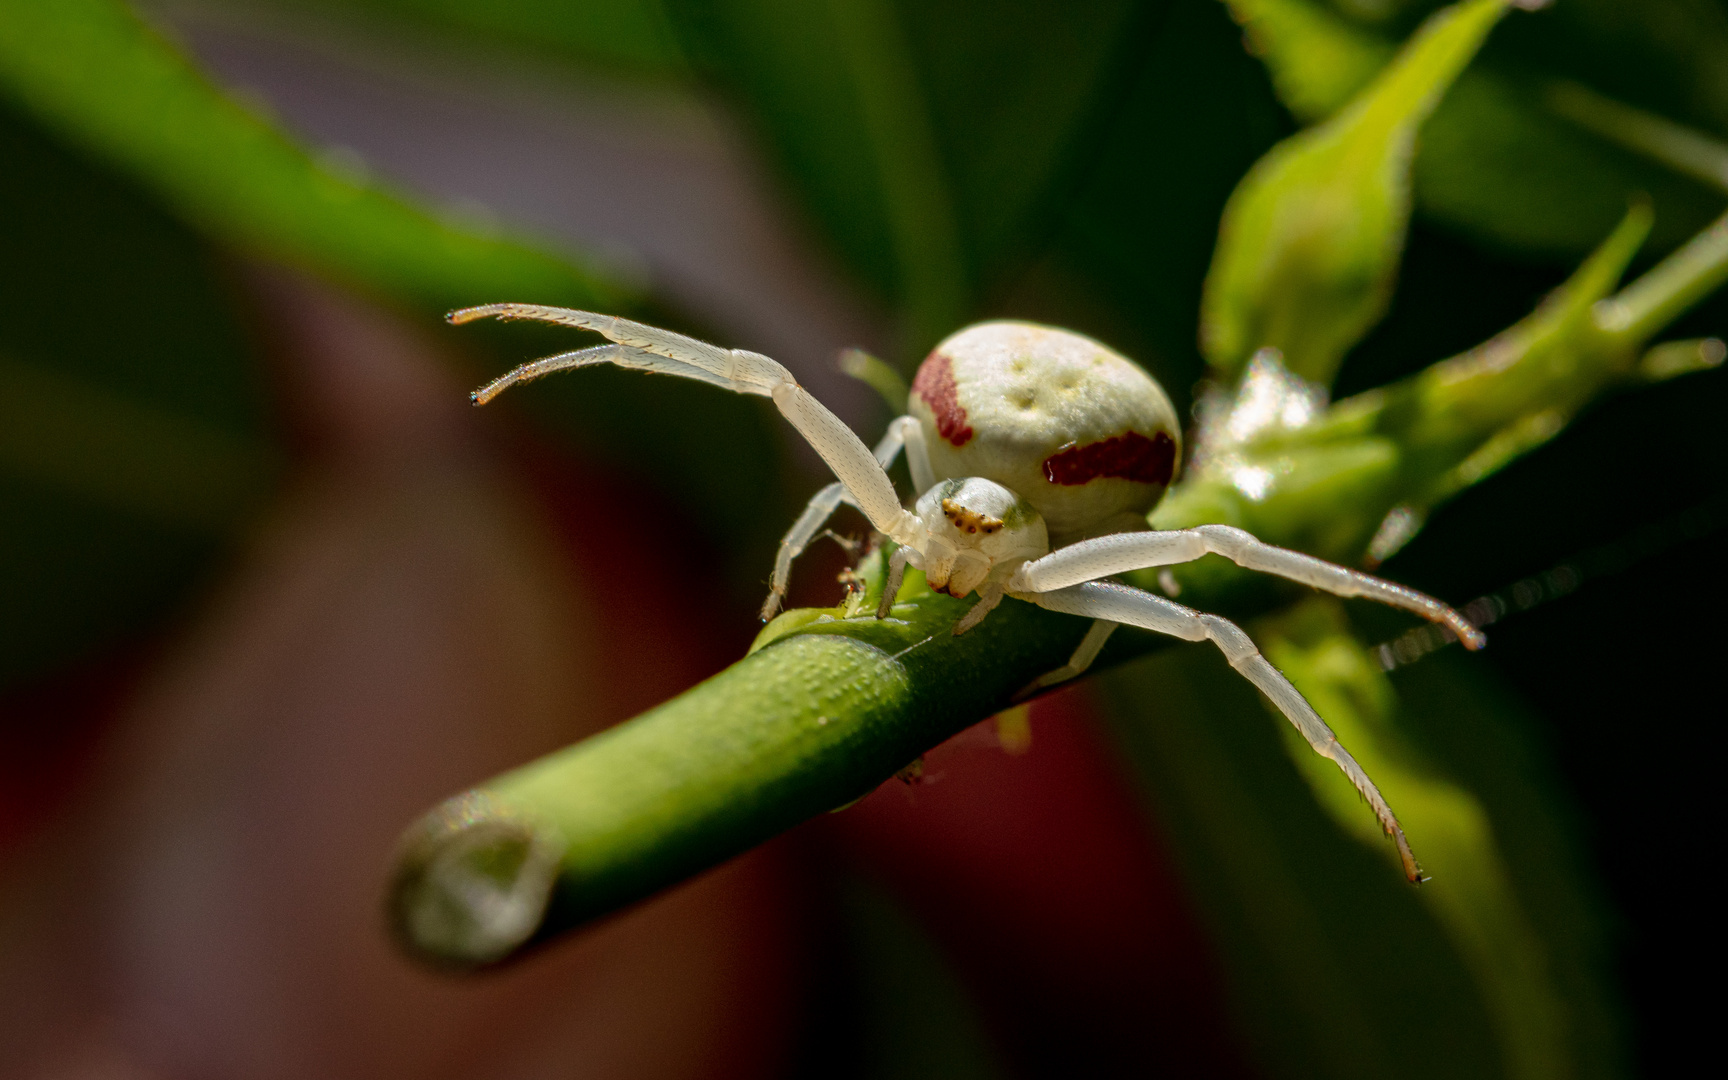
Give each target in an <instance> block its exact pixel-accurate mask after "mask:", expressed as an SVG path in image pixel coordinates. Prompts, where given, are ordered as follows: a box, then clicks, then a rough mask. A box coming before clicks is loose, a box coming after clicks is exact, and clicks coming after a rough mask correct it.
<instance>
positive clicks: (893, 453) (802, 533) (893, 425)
mask: <svg viewBox="0 0 1728 1080" xmlns="http://www.w3.org/2000/svg"><path fill="white" fill-rule="evenodd" d="M902 449H904V450H905V452H906V464H907V465H908V466H909V467H910V469H911V471H912V482H913V484H914V485H920V484H921V485H922V486H920V487H919V489H918V490H919V493H920V494H922V493H923V491H924V490H926V489H927V488H928V487H929V486H930V485H931V484H934V483H935V481H934V480H932V479H931V478H930V477H931V472H930V456H929V453H928V452H927V451H926V450H925V449H924V429H923V428H921V427H919V426H918V421H917V420H916V419H914V418H912V417H910V416H902V417H899V418H897V419H895V420H893V421H891V422H890V423H889V424H888V431H887V433H886V434H884V435H883V436H882V441H881V442H879V443H877V444H876V450H875V457H876V463H877V464H878V465H880V466H881V467H882V468H883V470H884V471H886V470H887V469H888V468H889V467H890V466H892V465H893V464H894V461H895V459H896V458H898V457H899V456H900V453H901V450H902ZM843 502H848V503H852V505H854V506H856V505H857V503H856V502H854V501H853V500H852V498H851V496H849V495H848V494H847V492H846V486H845V485H844V484H838V483H835V484H829V485H828V486H827V487H825V488H823V489H822V490H821V491H818V492H817V493H816V494H815V495H812V496H811V497H810V501H809V502H808V503H806V504H805V506H804V512H803V513H802V514H800V515H798V520H797V521H794V522H793V523H792V527H791V528H790V529H787V530H786V535H785V537H783V538H782V539H781V541H780V550H779V551H777V552H776V553H775V555H774V576H773V577H771V578H770V579H769V583H768V599H766V600H764V601H763V602H762V621H763V622H767V621H768V620H769V619H772V618H773V617H774V614H775V612H777V611H779V610H780V604H781V602H782V601H784V600H785V599H786V588H787V586H788V585H789V584H790V582H791V579H792V561H793V560H794V559H796V558H798V556H799V555H802V554H803V553H804V549H805V548H807V547H809V546H810V541H812V540H814V539H815V538H816V536H817V534H818V533H820V532H821V531H822V526H823V525H825V524H827V522H828V519H829V518H830V517H832V516H833V514H834V511H836V510H838V509H839V508H840V504H841V503H843Z"/></svg>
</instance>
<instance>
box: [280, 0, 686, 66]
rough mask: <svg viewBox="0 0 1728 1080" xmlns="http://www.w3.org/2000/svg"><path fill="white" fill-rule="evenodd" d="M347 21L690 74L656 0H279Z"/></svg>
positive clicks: (469, 43)
mask: <svg viewBox="0 0 1728 1080" xmlns="http://www.w3.org/2000/svg"><path fill="white" fill-rule="evenodd" d="M276 6H278V7H281V8H299V9H312V10H319V11H324V12H328V13H330V14H332V15H336V16H339V17H342V18H346V19H352V18H354V17H356V16H361V17H368V18H373V19H377V20H381V21H388V23H390V24H391V25H392V26H394V27H397V28H398V29H399V28H401V27H403V26H416V25H417V26H423V27H426V28H428V29H431V30H434V31H438V32H442V33H445V34H450V35H453V36H459V37H460V39H461V40H462V42H463V43H464V44H465V45H467V46H468V47H470V48H472V47H473V46H474V45H476V44H479V43H484V44H487V45H491V46H495V47H502V48H510V49H515V50H520V51H523V52H527V53H535V54H539V55H540V56H542V57H544V58H546V59H551V60H557V61H563V62H572V61H574V62H578V63H584V64H597V65H602V66H605V67H608V68H611V69H612V70H613V71H614V72H616V73H618V74H620V75H634V76H637V77H648V78H662V79H663V78H681V77H683V76H685V75H687V74H688V71H687V68H686V67H685V64H684V58H683V55H682V54H681V53H680V51H679V48H678V42H677V38H676V35H675V34H674V32H673V29H672V25H671V23H670V22H669V21H668V19H667V17H666V11H665V5H664V4H662V3H661V0H583V2H582V3H577V4H573V3H568V2H565V0H487V2H486V3H483V4H475V3H466V2H464V0H341V2H339V3H338V2H334V0H276Z"/></svg>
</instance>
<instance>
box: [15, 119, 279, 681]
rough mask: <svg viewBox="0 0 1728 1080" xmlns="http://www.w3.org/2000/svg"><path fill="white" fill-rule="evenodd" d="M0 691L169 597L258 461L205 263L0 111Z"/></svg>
mask: <svg viewBox="0 0 1728 1080" xmlns="http://www.w3.org/2000/svg"><path fill="white" fill-rule="evenodd" d="M0 160H4V161H5V162H6V169H5V170H4V171H3V172H0V227H3V229H4V234H5V236H6V240H7V244H6V251H5V258H3V259H0V289H3V290H4V292H5V294H6V296H7V297H8V298H9V301H10V303H9V309H8V315H7V317H6V318H5V319H4V320H0V386H3V387H4V390H3V391H0V520H3V521H4V522H5V525H4V528H0V548H3V550H0V626H3V627H4V630H3V631H0V686H9V685H11V684H14V683H16V682H17V681H19V680H21V679H24V678H27V677H29V676H31V675H33V674H36V673H38V672H41V671H43V670H44V669H48V668H52V667H56V666H59V665H63V664H65V663H67V662H69V661H71V660H73V659H74V658H76V657H78V656H80V655H82V654H84V653H86V652H88V651H89V650H91V649H93V648H98V647H101V646H102V645H105V644H110V643H112V642H114V641H115V640H116V639H117V638H120V637H123V636H124V635H126V634H127V633H129V632H130V631H132V630H134V629H135V628H136V627H138V626H139V625H140V624H142V623H143V622H145V621H147V620H149V619H151V618H154V617H156V616H158V615H160V614H161V613H162V612H163V611H164V610H166V609H168V608H169V607H171V606H172V605H173V604H174V603H175V602H176V601H177V600H178V598H179V597H181V596H182V595H184V593H185V590H186V589H187V588H188V587H190V586H192V585H193V584H194V583H195V582H197V580H198V579H199V576H200V574H201V572H202V571H203V568H204V567H205V566H206V564H207V563H208V561H209V560H210V558H211V557H212V556H214V555H216V554H217V553H218V552H219V551H220V550H221V549H222V547H223V545H224V544H225V542H226V541H228V540H229V539H231V538H232V537H233V536H234V535H235V534H236V532H237V531H238V530H240V529H241V528H242V527H243V526H244V525H245V523H246V522H247V521H249V520H250V519H251V517H252V515H253V514H254V513H255V512H256V511H257V510H258V509H259V508H260V507H261V506H262V505H263V504H264V502H265V500H266V499H267V498H268V497H269V496H270V494H271V492H272V491H273V489H274V486H275V480H276V471H277V470H276V467H275V466H276V460H277V453H276V451H275V450H274V448H273V447H272V445H271V439H270V437H269V433H268V430H267V424H266V415H267V413H266V408H265V404H264V395H263V392H262V388H261V387H260V386H259V384H258V380H257V375H256V372H255V369H254V363H253V357H252V354H251V350H250V348H249V347H248V345H247V342H246V340H245V335H244V333H243V332H242V329H241V327H240V325H239V323H238V321H237V320H236V318H235V316H234V314H233V312H232V308H231V304H230V297H229V291H228V287H227V286H226V285H225V284H224V283H223V282H222V275H221V274H220V272H219V267H218V266H217V263H216V259H215V257H214V255H213V254H212V253H211V252H210V251H209V250H208V249H207V248H206V247H205V245H204V244H203V243H202V242H201V241H200V240H199V239H198V238H197V237H195V236H194V235H192V234H191V233H190V232H189V231H188V230H187V229H186V228H185V227H184V226H183V225H181V224H180V223H179V222H177V221H175V220H173V219H172V218H171V217H169V216H168V215H166V214H164V213H163V212H162V211H161V210H160V209H159V208H158V207H157V206H156V205H155V204H154V203H153V202H151V201H150V200H149V199H147V198H145V197H143V196H142V195H141V194H140V193H138V192H137V191H136V190H135V189H133V188H132V187H131V186H130V185H129V184H128V183H127V182H126V181H125V180H124V179H122V178H119V177H115V176H113V175H111V174H109V173H108V172H106V171H104V170H102V169H99V168H95V167H93V166H91V165H90V164H89V163H87V162H85V161H83V160H82V159H81V158H80V156H79V155H78V154H76V153H74V152H71V151H69V150H67V149H65V148H64V147H62V146H59V145H57V144H56V143H55V142H54V141H52V140H51V139H50V138H49V137H47V136H46V135H44V134H43V133H42V132H40V131H38V130H36V129H35V128H34V126H33V125H31V124H29V123H27V122H25V121H24V120H22V119H21V118H19V117H18V116H17V115H16V114H15V113H13V112H12V111H11V110H10V108H8V107H6V106H5V105H4V103H0Z"/></svg>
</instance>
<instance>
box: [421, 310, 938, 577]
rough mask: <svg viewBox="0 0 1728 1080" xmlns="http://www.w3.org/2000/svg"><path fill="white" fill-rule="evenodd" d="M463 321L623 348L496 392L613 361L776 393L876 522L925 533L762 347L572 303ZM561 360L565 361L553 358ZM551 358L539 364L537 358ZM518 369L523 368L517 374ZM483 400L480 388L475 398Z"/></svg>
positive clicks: (577, 358)
mask: <svg viewBox="0 0 1728 1080" xmlns="http://www.w3.org/2000/svg"><path fill="white" fill-rule="evenodd" d="M446 318H447V319H449V321H450V322H452V323H455V324H457V325H460V324H462V323H468V322H473V321H474V320H476V319H484V318H499V319H530V320H534V321H537V322H548V323H556V324H558V325H561V326H574V327H579V328H581V329H584V330H592V331H594V332H595V333H598V334H600V335H602V336H603V337H606V338H608V339H610V340H611V341H612V342H613V343H615V344H616V345H618V346H620V348H619V350H618V351H617V352H605V346H601V352H589V351H588V350H580V351H579V352H578V353H573V354H565V355H564V356H563V357H562V358H559V357H553V358H549V360H548V361H536V362H535V363H532V364H525V365H523V367H522V368H518V369H517V372H520V373H521V374H517V375H516V378H514V379H513V380H512V379H511V377H510V376H508V375H507V376H505V379H506V381H505V382H504V384H503V385H502V386H496V387H495V388H494V387H486V388H483V390H482V391H481V393H485V391H486V390H490V391H491V395H488V397H487V399H488V400H489V399H490V396H494V395H496V394H497V393H498V392H499V391H500V390H502V389H503V388H504V386H508V385H510V384H511V382H512V381H514V382H521V381H523V380H524V379H529V378H534V377H536V376H538V375H544V374H546V373H547V372H549V371H556V370H561V367H583V366H586V365H588V364H597V363H602V362H611V363H615V364H619V365H622V366H624V367H632V368H637V369H640V370H647V371H658V372H661V373H663V374H668V375H683V376H685V377H687V378H692V379H700V380H702V381H703V382H708V383H714V384H716V385H719V386H724V387H727V388H728V389H731V390H735V391H737V392H738V393H741V394H760V395H762V396H764V397H769V398H772V399H773V400H774V404H775V406H776V407H777V408H779V410H780V414H781V415H782V416H784V417H785V418H786V420H787V421H788V422H789V423H790V424H791V425H792V426H793V427H795V428H797V429H798V433H799V434H800V435H802V436H804V438H805V439H806V440H807V441H808V442H809V443H810V445H811V447H812V448H813V449H814V450H815V451H816V453H817V454H819V455H821V457H822V460H823V461H825V462H827V463H828V467H829V468H830V469H832V470H834V475H835V476H836V477H837V478H838V479H839V480H840V482H841V483H842V484H844V485H846V493H847V494H848V495H849V496H851V498H852V499H853V500H854V501H855V502H856V503H857V504H858V508H859V509H860V510H862V511H864V516H865V517H867V518H869V519H870V524H871V525H873V526H875V527H876V530H877V531H878V532H881V533H883V534H885V535H887V536H889V537H891V538H893V539H894V540H895V541H896V542H898V543H907V542H915V541H917V540H918V539H920V538H921V536H922V533H921V532H920V530H919V527H918V519H917V517H916V516H914V515H913V514H912V513H911V512H910V511H908V510H906V509H905V508H904V507H902V506H901V505H900V498H899V496H898V495H896V494H895V493H894V484H893V483H892V482H891V481H890V480H889V479H888V473H887V472H886V471H885V470H884V469H883V468H882V465H881V464H880V463H879V462H878V461H877V460H876V457H875V455H873V454H872V453H871V452H870V448H869V447H867V446H865V445H864V441H863V440H862V439H860V438H859V437H858V436H857V434H856V433H854V432H853V430H852V429H851V428H849V427H847V426H846V424H845V422H843V421H842V420H841V419H840V418H839V417H838V416H835V415H834V414H833V413H832V412H830V411H829V410H828V407H827V406H825V405H823V404H822V403H821V402H820V401H817V400H816V399H815V398H814V397H812V396H811V395H810V392H809V391H808V390H805V389H804V388H803V387H802V386H799V385H798V381H797V380H796V379H794V378H793V377H792V373H791V372H790V371H787V370H786V369H785V368H784V367H782V366H781V365H780V364H779V363H777V362H775V361H774V360H772V359H770V358H768V357H766V356H763V355H762V354H761V353H754V352H750V351H749V350H746V349H722V348H720V347H718V346H716V345H710V344H708V343H707V342H705V341H697V340H696V339H695V338H692V337H686V336H684V335H683V334H677V333H673V332H672V331H670V330H662V329H660V328H659V327H655V326H648V325H646V324H645V323H639V322H633V321H632V320H630V319H621V318H618V317H617V316H615V315H600V314H596V313H595V312H592V311H577V310H575V309H572V308H555V307H544V306H541V305H538V304H487V305H484V306H482V307H473V308H464V309H462V310H460V311H452V312H451V313H450V314H449V315H447V316H446ZM552 360H558V361H560V363H551V362H550V361H552ZM541 363H543V364H546V365H547V366H544V367H538V368H537V367H536V364H541ZM512 374H516V373H512ZM479 400H481V398H480V396H479V395H478V394H477V395H476V401H479Z"/></svg>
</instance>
